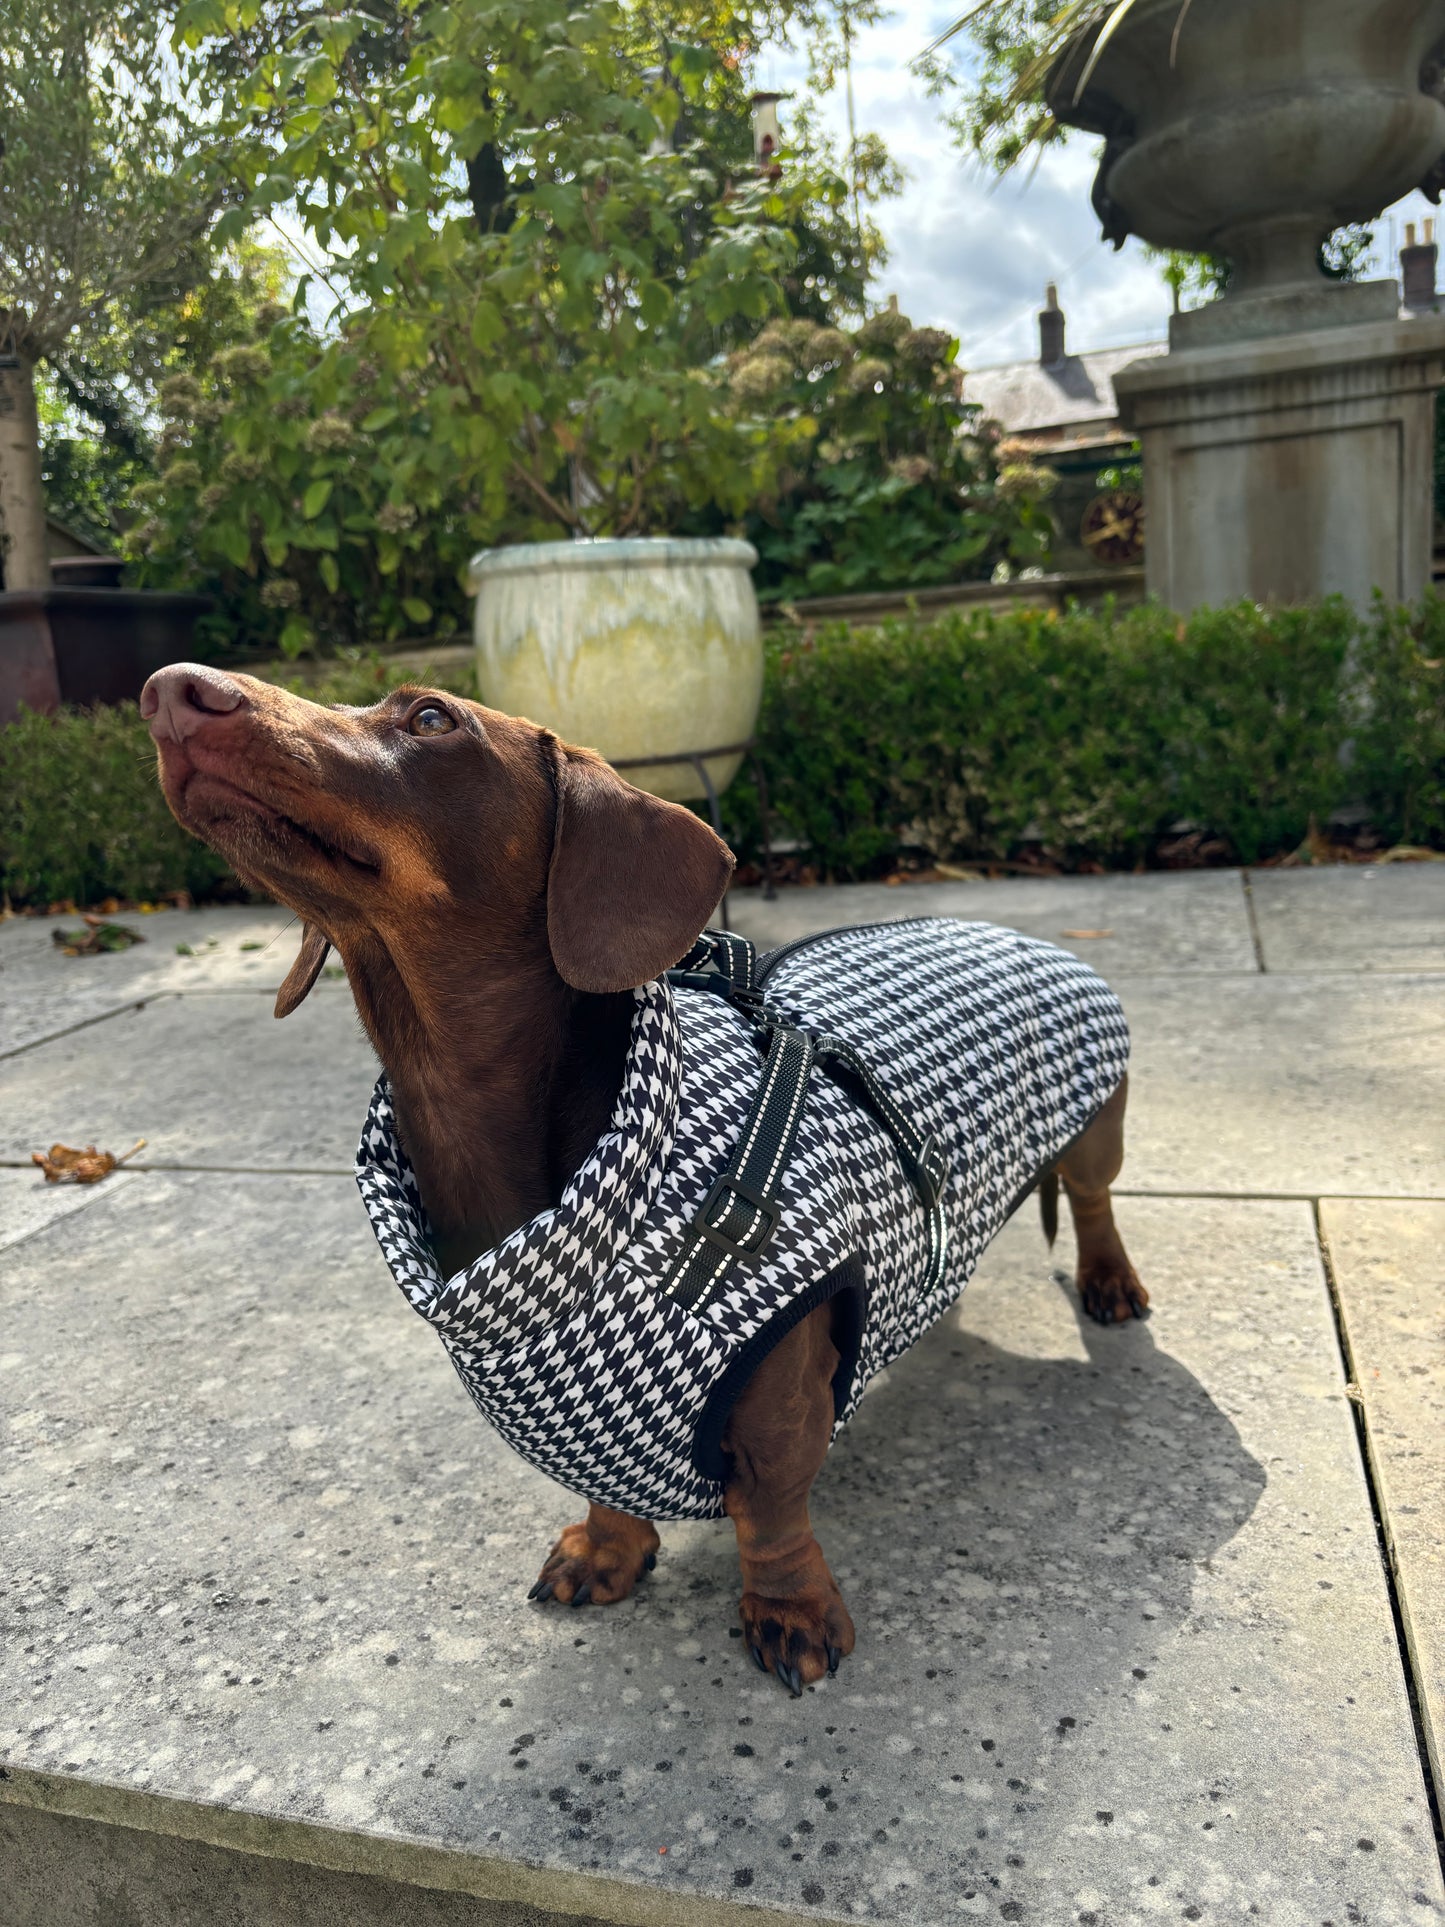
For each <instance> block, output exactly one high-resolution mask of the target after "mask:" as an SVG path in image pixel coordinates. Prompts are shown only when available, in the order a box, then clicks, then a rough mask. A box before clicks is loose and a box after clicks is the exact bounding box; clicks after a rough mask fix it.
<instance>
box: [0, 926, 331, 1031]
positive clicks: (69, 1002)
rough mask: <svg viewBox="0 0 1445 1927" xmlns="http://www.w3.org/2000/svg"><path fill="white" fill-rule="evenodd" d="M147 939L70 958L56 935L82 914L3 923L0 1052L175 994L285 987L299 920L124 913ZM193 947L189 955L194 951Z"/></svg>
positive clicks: (1, 929)
mask: <svg viewBox="0 0 1445 1927" xmlns="http://www.w3.org/2000/svg"><path fill="white" fill-rule="evenodd" d="M114 921H115V922H116V923H120V924H124V925H125V926H126V927H127V928H128V929H131V930H135V931H137V932H138V933H139V934H140V935H141V936H142V937H143V938H144V939H145V941H144V942H143V943H138V944H133V945H132V946H131V948H130V949H129V950H113V951H110V952H108V953H107V954H105V955H103V956H99V957H67V956H66V955H65V954H64V952H63V951H62V950H60V949H59V948H57V946H56V944H55V942H54V941H53V939H52V936H51V932H52V930H55V929H66V930H74V929H78V928H79V927H80V918H79V917H74V916H58V917H45V918H40V917H9V918H6V919H5V921H4V922H3V923H0V1056H4V1055H5V1054H6V1053H7V1052H8V1051H14V1050H20V1049H23V1048H24V1047H25V1046H26V1045H27V1044H33V1043H35V1042H36V1041H37V1040H39V1039H41V1038H45V1037H54V1036H58V1035H59V1034H60V1033H61V1032H63V1031H66V1030H70V1029H72V1028H73V1027H74V1026H75V1025H77V1024H86V1023H93V1022H94V1021H95V1020H96V1019H97V1018H99V1017H104V1016H107V1015H109V1014H110V1013H111V1012H113V1011H116V1010H121V1009H124V1008H125V1007H126V1006H127V1005H129V1004H135V1003H137V1002H139V1001H142V1000H143V999H145V998H147V997H155V996H159V995H161V994H162V993H164V992H166V991H173V990H195V989H210V990H220V989H233V990H236V989H246V990H258V991H260V990H270V991H272V992H274V991H275V989H276V987H277V985H278V984H279V983H280V982H281V979H282V978H283V977H284V976H285V975H286V972H287V971H288V970H289V969H290V968H291V962H292V959H293V958H294V956H295V954H296V950H297V945H298V938H297V936H296V935H295V934H294V932H293V931H292V930H291V929H290V926H292V925H294V923H295V919H294V917H293V916H292V915H291V912H290V911H289V910H283V909H281V908H279V907H278V906H277V905H275V904H261V905H255V906H248V905H241V904H234V905H233V904H217V905H213V906H210V907H208V908H205V909H201V910H157V911H154V912H152V913H151V914H150V915H143V914H142V913H141V912H139V911H128V910H127V911H117V913H116V915H115V918H114ZM186 953H189V954H186Z"/></svg>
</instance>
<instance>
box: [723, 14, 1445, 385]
mask: <svg viewBox="0 0 1445 1927" xmlns="http://www.w3.org/2000/svg"><path fill="white" fill-rule="evenodd" d="M960 11H962V8H961V5H960V0H901V3H900V4H899V5H897V6H895V7H894V8H893V10H892V12H891V13H890V14H889V15H888V16H887V17H886V18H885V19H884V20H883V21H881V22H880V23H879V24H878V25H877V26H875V27H871V28H868V29H865V30H863V31H861V32H860V33H858V35H857V36H856V38H855V40H854V44H853V53H854V58H853V96H854V104H855V113H856V119H857V123H858V129H859V132H860V133H861V132H864V131H866V130H868V129H871V130H872V131H873V132H875V133H877V134H880V135H881V136H882V137H883V139H884V141H885V143H886V144H887V146H888V148H889V150H890V151H891V153H892V155H893V157H894V159H895V160H896V161H898V162H899V163H900V164H901V165H902V167H903V168H904V169H905V171H906V173H907V176H908V178H907V181H906V184H905V186H904V190H903V193H902V194H901V195H900V196H899V197H898V198H897V199H895V200H891V201H885V202H884V203H882V204H881V206H879V207H877V208H876V209H875V210H874V214H875V218H876V219H877V221H878V223H879V225H880V226H881V228H882V229H883V232H884V234H885V236H886V237H887V241H888V251H889V259H888V261H887V263H886V264H885V266H884V267H883V269H882V271H881V273H880V275H879V278H878V293H879V294H880V296H886V295H888V294H890V293H894V294H897V296H898V305H899V306H900V307H901V308H902V309H903V311H904V313H905V314H907V315H908V316H910V318H911V319H912V320H913V321H914V322H915V323H916V324H917V325H918V326H920V327H925V326H926V327H939V328H947V329H949V330H950V332H952V333H954V334H956V335H957V336H958V337H959V343H960V347H959V363H960V366H962V367H963V368H965V369H968V368H985V367H989V366H992V365H993V364H995V363H998V362H1005V361H1017V360H1021V359H1024V358H1026V357H1029V356H1031V355H1033V354H1035V353H1036V352H1037V343H1038V336H1037V323H1036V320H1035V315H1036V313H1037V310H1038V309H1039V307H1040V306H1041V305H1042V302H1043V294H1044V284H1045V283H1046V282H1048V281H1054V282H1057V284H1058V289H1059V303H1060V306H1061V307H1062V308H1063V309H1064V312H1065V315H1066V317H1067V322H1068V346H1069V349H1070V351H1071V352H1082V351H1084V350H1086V349H1090V348H1113V347H1125V346H1127V345H1129V344H1130V343H1133V342H1136V341H1150V340H1158V339H1160V338H1162V336H1163V335H1164V334H1165V332H1166V330H1167V328H1168V325H1169V309H1170V301H1171V298H1170V295H1169V291H1168V289H1167V288H1166V287H1165V286H1164V283H1163V281H1162V280H1161V279H1160V276H1159V270H1158V268H1157V267H1156V266H1155V265H1154V264H1153V263H1152V262H1150V261H1149V260H1148V259H1146V257H1145V254H1144V250H1143V248H1142V246H1141V245H1140V243H1139V242H1138V241H1137V240H1132V239H1131V240H1129V241H1128V242H1126V243H1125V245H1124V247H1123V249H1122V250H1121V251H1120V252H1119V253H1117V254H1116V253H1115V252H1114V250H1113V249H1112V248H1111V247H1110V246H1109V245H1108V244H1107V243H1105V242H1104V241H1101V240H1100V238H1099V224H1098V221H1097V219H1096V218H1095V215H1094V211H1093V208H1092V207H1091V206H1090V204H1089V187H1090V184H1091V182H1092V181H1093V177H1094V165H1095V162H1094V155H1095V151H1096V149H1097V146H1098V143H1097V142H1095V141H1093V140H1091V139H1088V138H1087V137H1084V136H1080V135H1074V136H1071V137H1070V138H1069V139H1068V140H1067V141H1065V142H1064V143H1062V144H1060V145H1059V146H1056V147H1053V148H1051V149H1050V150H1049V152H1048V153H1047V154H1046V156H1045V157H1044V160H1043V162H1042V165H1041V166H1040V167H1039V168H1038V170H1037V171H1036V172H1034V173H1033V174H1032V178H1030V164H1029V163H1028V162H1025V163H1024V165H1023V166H1022V167H1020V168H1019V169H1017V170H1016V172H1015V173H1014V174H1013V175H1010V176H1009V177H1008V178H1006V179H1005V180H1003V181H1001V182H1000V181H996V180H995V179H994V178H993V176H992V175H991V174H989V173H987V172H986V171H985V170H984V169H982V168H981V167H980V166H979V164H978V163H977V162H976V161H974V160H972V159H971V158H969V157H968V156H966V155H965V154H964V153H963V152H961V151H960V149H959V148H958V147H957V146H956V145H954V143H953V138H952V136H951V134H950V133H949V130H948V129H947V128H946V127H945V126H944V124H943V122H942V120H941V118H940V114H939V107H940V103H939V102H937V101H933V100H930V99H929V98H928V93H927V90H926V88H925V87H924V85H923V83H922V82H921V81H920V80H917V79H915V78H914V76H913V75H912V74H911V73H910V71H909V67H910V63H911V62H912V60H913V59H914V57H915V56H916V55H917V54H919V53H921V52H922V51H923V49H924V48H925V47H926V46H927V45H928V44H929V42H930V41H931V40H933V39H934V38H935V36H936V35H938V34H939V33H941V32H942V31H943V30H944V28H945V27H947V26H948V25H949V23H950V22H951V21H952V20H955V19H957V17H958V14H959V12H960ZM960 44H966V43H963V42H962V40H961V42H960ZM803 65H804V63H803V62H802V60H801V59H797V60H793V59H790V58H789V57H788V56H786V55H783V54H772V55H764V56H763V59H762V61H761V63H760V72H759V76H758V79H759V84H760V85H761V86H764V87H767V88H769V89H778V90H785V89H787V88H789V87H791V86H796V85H800V84H801V81H802V78H803ZM779 111H780V113H781V114H782V116H783V117H784V118H783V137H784V139H785V140H786V138H787V121H786V114H787V102H786V101H784V102H782V103H781V105H780V109H779ZM824 119H825V122H826V124H827V125H828V127H829V128H830V131H831V132H832V133H833V135H834V137H835V139H836V140H837V141H838V142H839V146H840V150H841V149H842V148H843V147H844V146H845V145H846V139H847V111H846V106H845V101H844V95H843V90H842V87H841V86H840V87H839V88H838V89H837V90H836V92H835V93H834V94H833V95H832V96H831V97H830V98H829V99H828V100H827V102H826V103H825V104H824ZM1442 212H1445V209H1442V210H1436V209H1434V208H1432V207H1431V206H1430V205H1429V203H1428V202H1427V201H1426V200H1425V199H1424V197H1423V196H1422V195H1419V194H1413V195H1411V196H1409V197H1408V199H1407V200H1406V201H1402V202H1400V203H1398V204H1397V205H1396V207H1395V208H1394V209H1392V210H1390V212H1389V213H1388V214H1386V215H1385V216H1383V217H1382V218H1381V220H1380V221H1378V222H1377V223H1376V246H1375V255H1376V259H1375V263H1374V267H1373V270H1372V271H1373V272H1374V273H1377V274H1382V275H1383V274H1391V275H1393V274H1394V273H1395V272H1396V270H1395V267H1394V257H1395V252H1396V250H1397V249H1398V247H1399V245H1400V243H1401V242H1402V241H1403V239H1404V223H1405V222H1406V221H1419V220H1421V219H1423V218H1425V217H1427V216H1433V215H1436V214H1437V213H1442ZM1442 238H1445V236H1442Z"/></svg>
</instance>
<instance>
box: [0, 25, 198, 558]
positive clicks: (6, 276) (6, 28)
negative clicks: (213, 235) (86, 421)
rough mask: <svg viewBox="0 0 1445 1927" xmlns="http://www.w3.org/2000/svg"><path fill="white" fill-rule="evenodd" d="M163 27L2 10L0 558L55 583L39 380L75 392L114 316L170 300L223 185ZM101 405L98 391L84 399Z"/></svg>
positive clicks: (190, 271)
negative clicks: (46, 374)
mask: <svg viewBox="0 0 1445 1927" xmlns="http://www.w3.org/2000/svg"><path fill="white" fill-rule="evenodd" d="M192 78H193V77H192V76H191V75H190V74H189V73H188V71H187V68H186V66H185V64H184V63H179V64H178V62H177V61H176V60H175V58H174V57H172V56H171V54H170V50H169V21H168V20H167V19H166V18H165V17H164V15H162V14H160V13H158V12H157V11H156V10H155V9H153V8H151V7H149V6H145V5H125V4H115V3H114V0H0V133H3V148H0V548H3V556H0V559H3V566H4V572H5V581H6V584H7V586H8V587H9V588H12V589H32V588H43V587H44V586H46V585H47V584H48V582H49V580H50V567H49V562H48V559H47V555H46V544H45V501H44V492H43V483H42V475H41V461H40V447H39V424H38V419H37V411H36V396H35V369H36V366H37V364H40V363H47V364H49V366H50V367H51V369H52V371H53V373H54V375H55V378H56V380H57V381H58V383H59V384H60V386H61V387H62V389H67V388H68V389H70V390H72V391H82V392H83V391H84V387H85V382H86V362H85V347H86V343H87V341H88V340H89V339H91V338H92V336H93V335H94V333H95V332H96V330H97V324H98V323H101V324H102V325H103V317H104V316H105V314H106V313H107V311H114V309H116V308H117V307H120V308H126V307H133V308H135V309H137V310H144V309H146V308H147V307H149V306H154V305H157V304H158V303H159V302H160V301H162V300H164V299H167V298H169V299H175V298H177V296H178V295H179V294H180V292H181V291H182V290H183V288H184V286H185V285H186V283H187V281H188V280H189V279H192V278H193V277H194V276H195V275H196V273H197V272H198V271H200V269H201V267H202V266H203V263H204V255H203V253H202V252H201V243H202V242H203V240H204V237H205V236H206V234H207V232H208V230H209V229H210V227H211V224H212V222H213V220H214V217H215V214H216V211H217V208H218V205H219V203H220V200H221V197H222V193H223V187H222V177H221V174H220V172H219V170H218V169H217V167H216V166H215V165H214V162H215V160H216V158H217V157H216V155H215V153H214V151H213V150H212V151H208V149H207V145H206V140H205V138H204V137H203V135H202V132H201V130H200V124H199V120H198V117H197V112H196V109H195V106H194V101H193V97H192V85H191V82H192ZM94 399H95V397H94V395H92V400H94Z"/></svg>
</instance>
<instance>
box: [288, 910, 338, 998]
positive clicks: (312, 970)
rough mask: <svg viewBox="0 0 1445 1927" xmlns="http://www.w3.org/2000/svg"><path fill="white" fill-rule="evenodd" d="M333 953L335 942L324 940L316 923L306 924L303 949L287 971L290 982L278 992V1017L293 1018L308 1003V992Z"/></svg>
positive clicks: (302, 942)
mask: <svg viewBox="0 0 1445 1927" xmlns="http://www.w3.org/2000/svg"><path fill="white" fill-rule="evenodd" d="M330 953H331V939H330V938H329V937H324V936H323V935H322V934H321V932H320V931H319V930H318V929H317V928H316V925H315V924H314V923H303V924H302V926H301V949H300V951H299V952H298V954H297V958H296V961H295V963H294V964H292V966H291V968H290V969H289V970H288V971H287V972H286V981H285V982H284V983H283V984H282V986H281V988H280V989H279V990H278V991H277V992H276V1015H277V1016H278V1017H289V1016H290V1015H291V1013H292V1011H293V1010H295V1008H296V1006H297V1005H298V1004H301V1003H304V1002H305V1001H306V993H307V991H309V990H310V988H311V986H312V985H313V984H314V983H315V982H316V979H317V978H318V977H319V976H320V975H321V966H322V965H323V964H324V963H325V962H326V959H327V957H328V956H329V955H330Z"/></svg>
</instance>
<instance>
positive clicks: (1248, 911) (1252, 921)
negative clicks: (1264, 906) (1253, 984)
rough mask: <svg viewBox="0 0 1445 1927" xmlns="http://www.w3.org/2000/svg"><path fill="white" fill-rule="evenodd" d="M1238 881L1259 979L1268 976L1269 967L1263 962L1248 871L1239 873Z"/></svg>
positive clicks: (1262, 944)
mask: <svg viewBox="0 0 1445 1927" xmlns="http://www.w3.org/2000/svg"><path fill="white" fill-rule="evenodd" d="M1239 881H1240V883H1241V884H1242V885H1243V887H1244V914H1245V915H1246V916H1247V917H1248V918H1249V940H1250V942H1251V943H1252V944H1253V945H1254V961H1255V964H1256V966H1257V968H1258V971H1259V974H1260V976H1261V977H1267V976H1268V975H1269V965H1268V964H1267V963H1266V962H1265V960H1264V942H1263V939H1262V938H1261V937H1260V934H1259V916H1258V914H1257V912H1256V910H1255V907H1254V891H1253V889H1252V888H1251V887H1250V881H1249V871H1248V870H1247V869H1243V870H1241V871H1240V873H1239Z"/></svg>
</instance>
